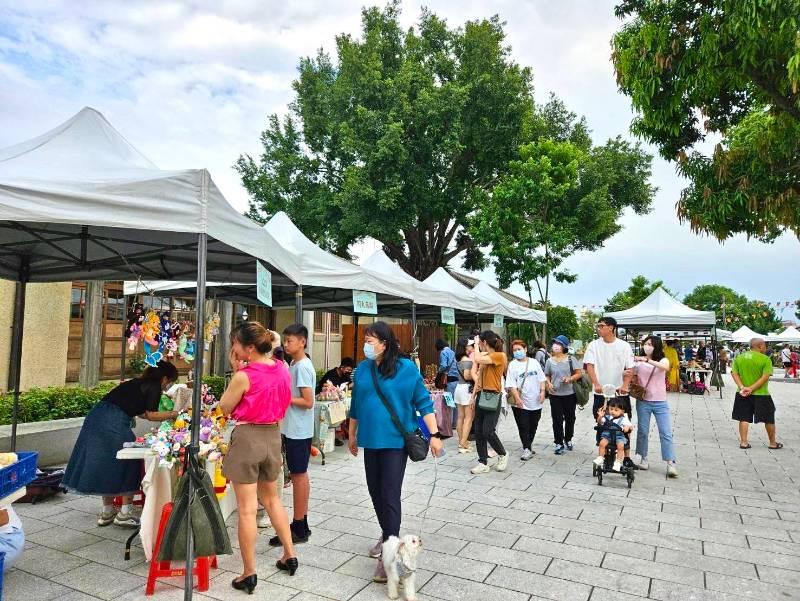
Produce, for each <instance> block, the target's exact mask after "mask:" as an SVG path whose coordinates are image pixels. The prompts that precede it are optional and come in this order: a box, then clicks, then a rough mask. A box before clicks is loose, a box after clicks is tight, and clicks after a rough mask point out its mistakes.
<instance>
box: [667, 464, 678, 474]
mask: <svg viewBox="0 0 800 601" xmlns="http://www.w3.org/2000/svg"><path fill="white" fill-rule="evenodd" d="M667 477H669V478H677V477H678V468H677V467H675V462H674V461H669V462H668V463H667Z"/></svg>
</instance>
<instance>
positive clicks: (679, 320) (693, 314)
mask: <svg viewBox="0 0 800 601" xmlns="http://www.w3.org/2000/svg"><path fill="white" fill-rule="evenodd" d="M605 315H607V316H608V317H613V318H614V319H616V320H617V324H618V325H619V326H620V327H624V328H628V329H632V330H653V329H658V330H671V329H679V328H680V329H692V330H695V331H697V330H708V331H712V330H713V329H714V327H715V325H716V315H715V314H714V312H713V311H697V310H696V309H692V308H690V307H687V306H686V305H684V304H683V303H681V302H680V301H678V300H676V299H675V298H673V297H672V296H670V295H669V294H667V292H666V291H665V290H664V289H663V288H661V287H659V288H656V289H655V290H654V291H653V292H652V293H651V294H650V296H648V297H647V298H646V299H644V300H643V301H642V302H640V303H639V304H638V305H636V306H635V307H631V308H630V309H626V310H624V311H612V312H611V313H606V314H605Z"/></svg>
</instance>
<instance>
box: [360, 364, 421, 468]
mask: <svg viewBox="0 0 800 601" xmlns="http://www.w3.org/2000/svg"><path fill="white" fill-rule="evenodd" d="M371 373H372V383H373V384H374V385H375V392H377V393H378V398H380V400H381V402H382V403H383V406H384V407H386V411H388V412H389V416H390V417H391V418H392V423H393V424H394V427H395V428H397V431H398V432H400V435H401V436H402V437H403V440H404V441H405V447H406V452H407V453H408V456H409V458H410V459H411V461H423V460H424V459H425V458H426V457H427V456H428V451H429V450H430V442H428V439H427V438H425V435H424V434H423V433H422V430H420V429H419V428H417V429H416V430H414V431H413V432H406V429H405V428H404V427H403V424H401V423H400V418H399V417H397V412H395V410H394V407H392V404H391V403H390V402H389V400H388V399H387V398H386V397H385V396H384V394H383V391H382V390H381V387H380V384H378V370H377V369H376V368H375V363H374V362H373V363H372V370H371Z"/></svg>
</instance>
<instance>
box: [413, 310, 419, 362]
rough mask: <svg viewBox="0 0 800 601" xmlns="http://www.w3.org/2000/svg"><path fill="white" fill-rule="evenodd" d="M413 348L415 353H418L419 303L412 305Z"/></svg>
mask: <svg viewBox="0 0 800 601" xmlns="http://www.w3.org/2000/svg"><path fill="white" fill-rule="evenodd" d="M411 346H412V347H413V352H414V353H417V351H418V349H419V343H418V342H417V303H415V302H412V303H411Z"/></svg>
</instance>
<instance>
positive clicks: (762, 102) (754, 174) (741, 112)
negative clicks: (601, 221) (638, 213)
mask: <svg viewBox="0 0 800 601" xmlns="http://www.w3.org/2000/svg"><path fill="white" fill-rule="evenodd" d="M616 14H617V16H619V17H620V18H623V19H625V20H626V23H625V24H624V25H623V26H622V28H621V29H620V31H618V32H617V33H616V35H615V36H614V38H613V42H612V45H613V54H612V61H613V63H614V67H615V69H616V73H617V82H618V85H619V88H620V90H621V91H622V92H623V93H624V94H626V95H627V96H629V97H630V99H631V102H632V104H633V107H634V109H635V111H636V113H637V114H636V117H635V119H634V121H633V125H632V131H633V132H634V133H635V134H637V135H639V136H641V137H643V138H644V139H646V140H648V141H649V142H651V143H653V144H655V145H656V146H657V147H658V149H659V150H660V153H661V155H662V156H663V157H664V158H665V159H667V160H670V161H676V162H677V165H678V171H679V173H680V174H681V175H683V176H685V177H686V178H688V180H689V185H688V187H687V188H686V189H684V190H683V192H682V194H681V197H680V200H679V202H678V205H677V209H678V216H679V218H680V220H681V221H683V222H688V223H689V224H690V226H691V228H692V230H693V231H695V232H701V233H707V234H710V235H713V236H715V237H716V238H717V239H719V240H724V239H726V238H728V237H730V236H732V235H734V234H737V233H745V234H747V236H748V237H751V236H752V237H755V238H757V239H760V240H762V241H772V240H774V239H775V238H776V237H777V236H778V235H780V234H781V233H782V232H784V231H792V232H794V234H795V235H796V236H798V237H800V26H798V23H800V0H764V1H761V2H744V1H741V0H714V1H711V0H703V1H700V2H697V1H691V0H674V1H672V2H662V1H661V0H625V1H623V2H620V3H619V4H618V5H617V7H616ZM716 138H720V141H719V143H718V144H716V146H715V148H714V151H713V153H712V154H711V155H710V156H708V155H706V154H703V153H702V152H701V151H699V150H697V149H696V148H695V147H696V145H697V144H698V143H700V142H703V141H705V140H707V139H710V140H711V141H713V140H715V139H716Z"/></svg>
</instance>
